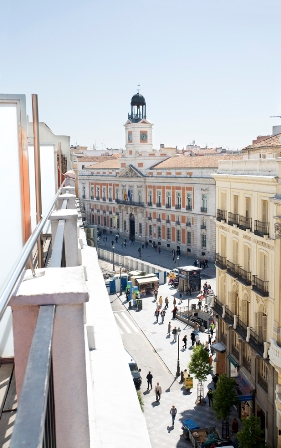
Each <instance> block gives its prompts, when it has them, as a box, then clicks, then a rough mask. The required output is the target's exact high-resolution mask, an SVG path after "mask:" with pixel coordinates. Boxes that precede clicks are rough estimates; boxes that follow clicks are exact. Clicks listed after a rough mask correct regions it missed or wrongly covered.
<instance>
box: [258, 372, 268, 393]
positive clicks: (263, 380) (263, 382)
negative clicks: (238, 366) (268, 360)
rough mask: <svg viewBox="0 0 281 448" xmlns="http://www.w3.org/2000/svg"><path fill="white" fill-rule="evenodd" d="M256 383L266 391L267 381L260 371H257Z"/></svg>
mask: <svg viewBox="0 0 281 448" xmlns="http://www.w3.org/2000/svg"><path fill="white" fill-rule="evenodd" d="M258 384H259V385H260V387H261V388H262V389H263V390H264V391H265V392H266V393H268V382H267V381H266V380H265V379H264V378H263V376H262V375H261V374H260V373H258Z"/></svg>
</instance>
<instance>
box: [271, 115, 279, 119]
mask: <svg viewBox="0 0 281 448" xmlns="http://www.w3.org/2000/svg"><path fill="white" fill-rule="evenodd" d="M270 118H281V115H270Z"/></svg>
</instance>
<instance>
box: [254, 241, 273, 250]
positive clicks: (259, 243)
mask: <svg viewBox="0 0 281 448" xmlns="http://www.w3.org/2000/svg"><path fill="white" fill-rule="evenodd" d="M257 244H258V246H262V247H266V249H271V250H273V249H274V246H272V245H271V244H267V243H265V242H264V241H257Z"/></svg>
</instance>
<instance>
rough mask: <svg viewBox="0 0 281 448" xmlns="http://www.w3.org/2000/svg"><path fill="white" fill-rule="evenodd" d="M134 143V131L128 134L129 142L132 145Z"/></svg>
mask: <svg viewBox="0 0 281 448" xmlns="http://www.w3.org/2000/svg"><path fill="white" fill-rule="evenodd" d="M132 141H133V134H132V131H129V132H128V142H129V143H132Z"/></svg>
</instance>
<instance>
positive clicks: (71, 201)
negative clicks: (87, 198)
mask: <svg viewBox="0 0 281 448" xmlns="http://www.w3.org/2000/svg"><path fill="white" fill-rule="evenodd" d="M65 199H67V207H66V208H67V209H76V206H75V199H76V196H75V194H69V193H64V194H61V195H60V196H59V197H58V209H60V208H61V207H62V204H63V201H64V200H65Z"/></svg>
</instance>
